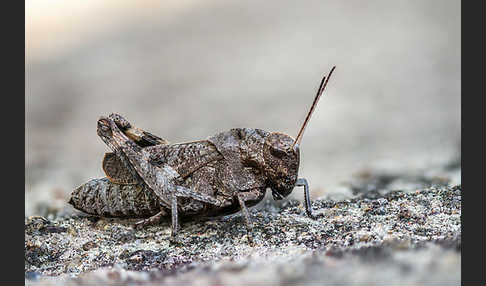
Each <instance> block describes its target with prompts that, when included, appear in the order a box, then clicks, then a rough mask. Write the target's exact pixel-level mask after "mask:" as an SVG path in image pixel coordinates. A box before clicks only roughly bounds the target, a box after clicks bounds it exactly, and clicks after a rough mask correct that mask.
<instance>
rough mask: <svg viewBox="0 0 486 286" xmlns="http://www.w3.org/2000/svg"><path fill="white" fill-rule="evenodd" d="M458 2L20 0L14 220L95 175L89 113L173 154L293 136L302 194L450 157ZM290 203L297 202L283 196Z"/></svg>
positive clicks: (97, 142)
mask: <svg viewBox="0 0 486 286" xmlns="http://www.w3.org/2000/svg"><path fill="white" fill-rule="evenodd" d="M460 14H461V13H460V1H458V0H455V1H448V0H447V1H446V0H437V1H435V0H430V1H423V0H417V1H386V0H377V1H359V0H355V1H303V2H300V1H287V0H280V1H255V0H247V1H238V2H236V1H222V0H205V1H202V0H177V1H176V0H166V1H148V0H147V1H126V0H105V1H95V0H84V1H74V0H26V33H25V37H26V49H25V50H26V54H25V65H26V74H25V76H26V78H25V97H26V100H25V104H26V106H25V111H26V112H25V116H26V118H25V122H26V126H25V136H26V144H25V153H26V156H25V158H26V159H25V160H26V161H25V171H26V181H25V184H26V185H25V206H26V208H25V213H26V215H33V214H37V213H39V212H40V210H41V209H42V208H43V207H44V208H45V207H46V206H58V207H64V206H66V201H67V200H68V198H69V195H70V192H71V191H72V189H74V188H75V187H77V186H79V185H80V184H82V183H84V182H86V181H88V180H89V179H91V178H97V177H103V176H104V174H103V171H102V169H101V160H102V158H103V154H104V153H105V152H107V151H108V147H107V146H105V145H104V144H103V142H102V141H101V139H99V138H98V136H97V135H96V121H97V119H98V117H99V116H101V115H108V114H110V113H112V112H117V113H120V114H122V115H123V116H125V117H126V118H127V119H128V120H129V121H131V122H132V123H133V124H134V125H135V126H138V127H140V128H143V129H145V130H147V131H150V132H152V133H154V134H157V135H159V136H161V137H163V138H165V139H167V140H169V141H171V142H181V141H191V140H196V139H204V138H207V137H209V136H211V135H213V134H216V133H218V132H220V131H224V130H227V129H230V128H233V127H251V128H261V129H264V130H267V131H281V132H284V133H287V134H289V135H291V136H294V137H295V136H296V135H297V132H298V129H299V127H300V125H301V124H302V122H303V120H304V118H305V115H306V113H307V112H308V109H309V107H310V105H311V103H312V100H313V97H314V95H315V92H316V89H317V87H318V85H319V81H320V80H321V78H322V76H323V75H324V74H327V73H328V72H329V70H330V69H331V67H332V66H333V65H336V66H337V68H336V71H335V72H334V74H333V77H332V78H331V80H330V82H329V84H328V87H327V89H326V91H325V95H324V97H323V98H321V101H320V103H319V105H318V107H317V108H316V110H315V112H314V115H313V118H312V120H311V121H310V123H309V125H308V127H307V129H306V133H305V135H304V138H303V141H302V145H301V167H300V176H302V177H305V178H307V179H308V180H309V183H310V186H311V191H312V196H313V197H314V198H315V197H318V196H322V195H324V194H326V193H327V192H332V191H333V190H336V189H339V186H340V184H341V183H342V182H343V181H347V180H349V178H350V177H351V176H353V174H356V173H359V172H363V171H366V170H386V171H388V172H405V173H407V172H415V173H420V172H427V170H428V169H430V168H435V167H437V166H443V165H446V164H449V163H450V162H451V161H454V160H456V161H457V160H458V159H457V158H460V147H461V130H460V128H461V120H460V119H461V114H460V105H461V93H460V92H461V89H460V88H461V58H460V53H461V45H460V38H461V33H460V20H461V19H460ZM293 195H294V196H295V197H296V198H301V197H302V194H301V192H294V194H293Z"/></svg>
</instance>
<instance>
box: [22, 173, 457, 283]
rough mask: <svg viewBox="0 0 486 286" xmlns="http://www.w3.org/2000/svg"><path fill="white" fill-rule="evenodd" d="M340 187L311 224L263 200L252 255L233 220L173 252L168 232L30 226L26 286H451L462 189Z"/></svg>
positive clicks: (359, 182) (183, 235)
mask: <svg viewBox="0 0 486 286" xmlns="http://www.w3.org/2000/svg"><path fill="white" fill-rule="evenodd" d="M459 172H460V170H459ZM397 181H400V182H397ZM417 182H422V185H421V186H420V187H419V188H417V189H413V188H412V189H410V188H409V189H407V188H404V189H402V190H390V189H387V188H388V187H390V186H396V185H400V184H402V185H408V186H415V185H414V184H416V183H417ZM426 185H432V186H428V187H426ZM348 188H349V190H350V192H351V193H353V195H352V196H349V197H347V198H343V199H332V198H330V197H323V198H320V199H316V200H314V201H313V204H312V207H313V211H314V215H316V216H317V218H316V219H315V220H313V219H310V218H308V217H306V215H305V211H304V208H303V206H302V203H301V202H299V201H296V200H288V201H284V202H283V203H281V204H277V203H275V202H273V201H272V200H266V201H264V202H263V203H261V204H260V205H258V206H256V207H255V208H253V209H252V211H251V214H252V217H253V220H254V230H253V232H252V234H251V235H252V237H253V240H254V245H251V244H249V243H248V238H247V232H246V228H245V225H244V223H243V220H242V219H241V217H240V215H239V214H236V215H233V216H228V217H223V218H219V219H214V220H207V221H199V222H185V223H183V225H182V229H181V232H180V234H179V238H180V244H172V243H169V236H170V227H169V223H168V222H164V223H162V224H160V225H157V226H150V227H147V228H145V229H143V230H134V229H133V228H132V227H131V225H132V224H133V222H134V221H132V220H116V219H98V218H94V217H90V216H87V215H83V214H80V213H72V212H70V211H65V210H64V211H60V212H58V213H57V214H55V215H54V214H50V215H47V216H46V217H47V218H44V217H28V218H26V219H25V278H26V280H25V281H26V285H103V284H104V285H133V284H136V285H155V284H159V283H162V284H183V285H220V284H221V285H248V284H250V285H294V284H298V285H321V284H322V282H323V281H326V284H329V285H459V283H460V280H461V274H460V269H461V191H462V189H461V185H460V184H459V185H452V184H450V181H448V180H447V179H442V181H441V180H440V178H439V179H437V178H436V180H435V181H434V180H431V179H430V178H417V177H415V178H406V179H403V177H393V176H390V175H386V176H385V175H377V174H361V177H359V178H357V179H356V180H355V181H353V182H351V183H350V184H348Z"/></svg>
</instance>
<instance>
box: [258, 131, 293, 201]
mask: <svg viewBox="0 0 486 286" xmlns="http://www.w3.org/2000/svg"><path fill="white" fill-rule="evenodd" d="M294 141H295V140H294V139H293V138H292V137H290V136H289V135H287V134H283V133H279V132H273V133H270V135H268V137H267V138H266V139H265V143H264V145H263V159H264V161H265V164H264V172H265V174H266V177H267V178H268V185H269V187H270V188H271V189H272V195H273V198H274V199H275V200H281V199H283V198H285V197H286V196H288V195H289V194H290V193H291V192H292V189H293V188H294V186H295V183H296V181H297V175H298V172H299V161H300V155H299V148H298V146H296V148H294V146H293V145H294Z"/></svg>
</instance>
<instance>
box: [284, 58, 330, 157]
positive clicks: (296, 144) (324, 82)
mask: <svg viewBox="0 0 486 286" xmlns="http://www.w3.org/2000/svg"><path fill="white" fill-rule="evenodd" d="M335 68H336V66H333V67H332V69H331V71H330V72H329V75H328V76H327V78H326V76H324V77H323V78H322V80H321V84H320V85H319V89H318V90H317V94H316V97H315V98H314V102H313V103H312V106H311V109H310V110H309V113H307V117H306V118H305V121H304V124H302V127H301V128H300V131H299V134H298V135H297V137H296V138H295V141H294V144H293V145H292V149H293V150H295V149H296V148H299V145H300V141H302V135H303V134H304V130H305V127H306V126H307V123H309V119H310V118H311V115H312V113H313V112H314V109H315V108H316V105H317V102H318V101H319V98H321V95H322V93H323V92H324V88H326V85H327V82H328V81H329V78H330V77H331V74H332V72H333V71H334V69H335Z"/></svg>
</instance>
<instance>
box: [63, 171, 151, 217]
mask: <svg viewBox="0 0 486 286" xmlns="http://www.w3.org/2000/svg"><path fill="white" fill-rule="evenodd" d="M69 203H70V204H71V205H73V207H74V208H76V209H78V210H80V211H83V212H85V213H88V214H92V215H97V216H101V217H118V218H146V217H150V216H152V215H155V214H156V213H158V212H160V210H161V209H160V204H159V201H158V199H157V196H156V195H155V194H154V193H153V192H152V191H151V190H150V189H149V188H148V187H147V186H146V185H145V184H137V185H120V184H115V183H112V182H111V181H110V180H109V179H108V178H101V179H92V180H90V181H88V182H86V183H85V184H83V185H81V186H79V187H78V188H76V189H75V190H74V191H73V192H72V194H71V200H70V201H69Z"/></svg>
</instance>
